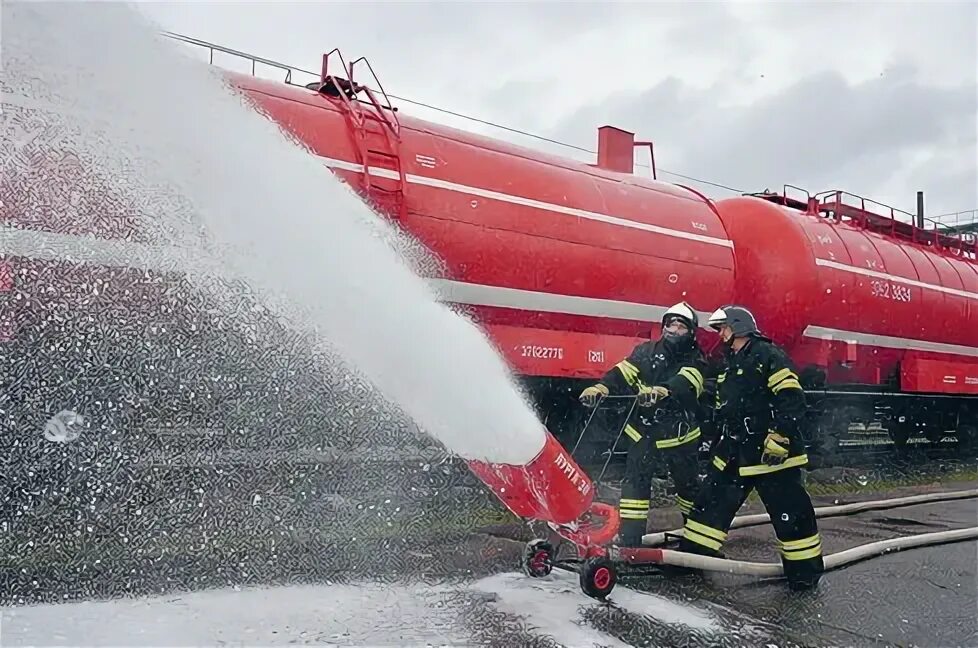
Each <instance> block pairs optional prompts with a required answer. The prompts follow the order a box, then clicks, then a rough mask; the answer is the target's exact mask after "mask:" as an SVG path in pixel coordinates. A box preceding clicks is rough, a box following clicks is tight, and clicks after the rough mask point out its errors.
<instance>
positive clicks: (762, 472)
mask: <svg viewBox="0 0 978 648" xmlns="http://www.w3.org/2000/svg"><path fill="white" fill-rule="evenodd" d="M708 324H709V326H710V327H711V328H713V329H714V330H716V331H717V332H718V333H719V334H720V338H721V340H722V341H723V344H724V345H725V349H724V354H725V356H726V363H725V365H724V367H723V369H722V370H721V371H722V373H721V374H720V375H719V376H717V394H716V410H715V413H714V416H715V419H714V420H715V423H716V426H717V431H718V434H719V437H718V439H717V441H716V442H715V443H714V445H713V448H712V450H711V454H712V457H713V459H712V465H711V467H710V473H709V475H708V477H707V479H706V481H705V482H704V484H703V486H702V488H701V489H700V491H699V494H698V496H697V498H696V503H695V505H694V506H693V509H692V512H691V513H690V515H689V517H688V518H687V520H686V524H685V527H684V529H683V539H682V540H681V542H680V545H679V549H680V551H686V552H691V553H698V554H705V555H710V556H720V549H721V547H722V546H723V543H724V541H725V540H726V538H727V530H728V529H729V527H730V523H731V522H732V521H733V518H734V515H736V513H737V511H738V509H740V506H741V505H742V504H743V502H744V501H745V500H746V499H747V496H748V495H749V494H750V492H751V491H752V490H753V489H756V490H757V492H758V495H760V498H761V501H762V502H763V503H764V507H765V508H766V509H767V512H768V514H769V515H770V517H771V524H772V525H773V526H774V532H775V535H776V536H777V539H778V548H779V552H780V554H781V564H782V566H783V567H784V574H785V578H786V579H787V581H788V585H789V587H790V588H791V589H795V590H799V589H809V588H813V587H815V586H816V585H817V584H818V581H819V579H820V578H821V573H822V571H823V562H822V544H821V539H820V537H819V533H818V525H817V523H816V521H815V510H814V509H813V507H812V501H811V498H810V497H809V495H808V492H807V491H806V490H805V487H804V485H803V484H802V474H801V471H802V466H804V465H805V464H806V463H807V462H808V457H807V455H806V454H805V451H804V447H803V446H802V445H801V443H800V440H799V438H800V435H799V426H800V422H801V419H802V417H803V416H804V414H805V410H806V405H805V393H804V391H803V389H802V386H801V383H800V382H799V380H798V375H797V374H796V373H795V371H794V368H793V366H792V364H791V362H790V360H789V359H788V357H787V356H786V354H785V353H784V351H783V350H782V349H781V348H779V347H778V346H777V345H775V344H774V343H773V342H772V341H771V340H770V339H769V338H767V337H764V336H763V335H762V334H761V333H760V331H759V330H758V327H757V322H756V321H755V319H754V316H753V314H751V312H750V311H749V310H747V309H746V308H743V307H741V306H724V307H723V308H720V309H718V310H717V311H716V312H714V313H713V315H711V316H710V320H709V323H708Z"/></svg>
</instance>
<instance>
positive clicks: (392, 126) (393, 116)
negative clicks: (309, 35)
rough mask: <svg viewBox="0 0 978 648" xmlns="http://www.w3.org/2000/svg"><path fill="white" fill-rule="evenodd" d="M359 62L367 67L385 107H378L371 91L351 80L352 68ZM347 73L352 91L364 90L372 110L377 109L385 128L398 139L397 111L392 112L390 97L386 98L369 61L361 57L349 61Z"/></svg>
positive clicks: (399, 126) (399, 133) (385, 93)
mask: <svg viewBox="0 0 978 648" xmlns="http://www.w3.org/2000/svg"><path fill="white" fill-rule="evenodd" d="M360 61H363V62H364V63H365V64H366V65H367V69H368V70H370V75H371V76H372V77H373V78H374V82H375V83H376V84H377V87H378V88H379V89H380V93H381V94H382V95H384V101H386V102H387V106H381V105H380V102H378V101H377V97H376V96H374V93H373V90H372V89H371V88H370V86H368V85H360V84H358V83H357V82H356V81H355V80H354V78H353V66H355V65H356V64H357V63H359V62H360ZM349 72H350V83H352V84H353V87H354V89H356V88H363V89H364V90H366V92H367V96H368V97H369V98H370V101H371V103H373V105H374V108H376V109H377V114H378V115H380V117H381V118H382V119H383V120H384V122H385V123H386V124H387V126H388V127H389V128H390V129H391V131H392V132H393V133H394V137H396V138H398V139H400V137H401V122H400V120H399V119H398V118H397V111H396V110H394V107H393V104H392V103H391V99H390V97H388V96H387V92H386V91H385V90H384V86H383V85H381V83H380V78H379V77H378V76H377V73H376V72H374V68H373V66H372V65H370V61H368V60H367V57H366V56H361V57H360V58H358V59H356V60H355V61H351V62H350V70H349ZM388 111H389V112H390V116H391V119H393V123H391V119H388V117H387V112H388Z"/></svg>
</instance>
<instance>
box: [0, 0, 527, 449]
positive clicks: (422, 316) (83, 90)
mask: <svg viewBox="0 0 978 648" xmlns="http://www.w3.org/2000/svg"><path fill="white" fill-rule="evenodd" d="M3 11H4V16H3V17H4V39H3V41H2V47H3V68H2V74H3V80H4V85H5V86H6V87H5V92H12V93H19V94H22V95H27V96H29V97H30V98H32V99H37V100H40V101H46V102H53V103H55V104H58V105H60V106H61V107H63V109H64V110H65V113H66V114H72V115H77V114H92V113H95V114H101V115H104V116H105V117H107V118H108V121H109V126H107V127H106V128H105V136H104V137H103V136H102V135H98V136H96V135H94V134H93V135H90V136H88V137H87V139H86V137H85V136H84V135H82V136H80V137H78V136H76V137H75V139H74V141H73V144H75V145H77V146H78V147H79V148H82V149H85V150H86V151H87V153H89V154H93V155H95V156H96V158H97V160H98V164H100V165H101V166H102V169H101V171H102V173H101V175H102V176H103V177H104V178H108V180H107V181H108V182H112V183H114V185H115V186H116V187H117V188H118V187H124V188H125V189H126V194H127V195H128V196H129V197H130V199H133V200H141V201H142V204H141V205H140V206H141V208H143V212H144V213H147V214H148V215H149V217H150V219H151V220H149V221H147V222H146V223H145V227H146V229H147V230H148V231H150V230H151V231H152V232H153V233H154V234H155V235H156V236H157V237H169V238H170V239H172V240H167V241H162V240H160V243H161V244H162V243H166V244H173V243H178V244H181V245H198V246H200V249H198V250H197V252H195V254H203V253H204V250H205V249H211V250H220V261H221V262H222V266H223V267H222V270H223V271H224V272H225V273H226V274H228V275H230V276H238V277H241V278H243V279H244V280H246V282H247V283H248V284H249V285H250V287H251V288H252V289H254V290H256V291H258V293H259V294H260V295H261V296H262V298H263V300H264V301H265V302H267V303H269V304H274V306H275V308H276V309H278V311H279V312H280V313H281V314H282V315H283V316H287V317H289V318H290V319H292V321H293V322H294V323H295V326H297V327H299V328H303V329H309V330H315V331H317V332H318V334H319V335H320V336H321V339H322V340H324V341H326V342H328V343H329V344H331V345H332V346H334V347H335V348H336V349H337V350H338V351H339V352H340V353H341V354H342V356H343V357H344V358H345V359H346V360H347V361H348V362H349V364H350V365H352V366H354V367H356V369H357V370H358V371H360V372H362V373H363V374H364V375H365V376H366V377H367V378H368V379H369V380H370V381H371V382H373V383H374V384H375V385H376V386H377V387H378V388H379V389H380V390H381V391H382V392H383V393H384V395H385V396H386V397H388V398H389V399H391V401H392V402H394V403H396V405H397V406H398V407H400V408H401V409H403V410H404V411H405V412H407V413H408V414H409V415H411V416H412V418H414V419H415V420H416V421H417V422H418V424H419V425H420V426H421V427H422V428H423V429H424V430H425V431H426V432H428V433H429V434H431V435H433V436H435V437H436V438H437V439H439V440H440V441H442V442H443V443H444V444H445V445H446V446H447V447H448V448H449V449H450V450H452V451H454V452H456V453H458V454H459V455H461V456H463V457H465V458H477V459H486V460H489V461H494V462H498V463H513V464H524V463H526V462H528V461H529V460H530V459H532V458H533V457H534V456H535V455H536V453H537V452H538V451H539V449H540V448H541V447H542V445H543V438H544V436H543V430H542V427H541V424H540V423H539V422H538V421H537V419H536V417H535V415H534V413H533V412H532V410H531V409H530V408H529V406H528V405H527V404H526V403H525V402H524V400H523V398H522V397H521V396H520V395H519V394H518V392H517V390H516V389H515V388H514V386H513V384H512V382H511V380H510V373H509V370H508V368H507V366H506V365H505V363H504V361H503V360H502V359H501V358H500V357H499V355H498V353H497V352H496V351H495V350H494V349H493V348H492V347H491V345H490V344H489V343H488V342H487V341H486V340H485V338H484V337H483V335H482V334H481V332H480V331H479V330H478V329H477V328H476V327H475V326H473V325H472V324H471V323H469V322H467V321H466V320H464V319H462V318H460V317H458V316H456V315H455V314H454V313H452V312H451V311H450V310H449V309H448V308H446V307H445V306H443V305H440V304H439V303H437V301H436V299H435V295H434V294H433V293H432V292H431V291H430V289H429V288H428V287H427V286H426V285H425V283H424V282H423V281H422V280H421V279H420V278H418V277H417V276H416V275H415V274H413V272H412V271H411V269H410V264H409V263H406V262H405V260H404V259H402V258H398V256H397V255H396V254H394V253H393V252H392V250H391V247H390V243H391V241H392V240H394V237H393V235H392V233H391V231H390V229H389V228H388V226H387V225H386V224H383V223H381V222H379V221H378V219H377V218H376V217H375V216H374V215H373V214H372V213H371V212H370V211H369V210H368V209H367V208H366V207H365V206H364V205H363V204H362V203H361V202H360V201H359V200H358V199H357V198H356V197H355V196H354V195H353V193H352V192H351V191H350V190H349V189H348V188H347V187H345V186H344V185H342V184H341V183H340V181H339V180H337V179H336V178H335V177H334V176H333V175H332V174H330V173H329V172H328V171H326V170H325V169H324V168H323V167H322V165H321V164H320V162H319V161H318V160H317V159H315V158H314V157H313V156H312V155H310V154H309V153H308V152H307V151H306V150H304V149H303V148H302V147H301V146H299V145H297V144H296V143H293V142H290V141H289V140H288V139H287V138H286V137H284V136H283V134H282V132H281V131H280V129H279V127H278V126H277V125H276V124H274V123H272V122H271V121H269V120H267V119H264V118H263V117H261V116H259V114H258V113H257V112H256V111H255V110H253V108H252V107H250V106H249V105H245V103H244V102H243V101H242V100H241V99H240V98H239V97H238V96H236V95H234V94H232V92H231V91H230V90H229V89H227V88H225V87H223V86H222V83H221V81H220V77H219V76H218V73H217V71H216V69H214V68H211V67H209V66H207V64H206V63H202V62H199V61H197V60H195V59H192V58H190V57H189V56H186V55H184V52H183V51H181V50H180V49H178V48H179V46H178V45H176V44H175V43H172V42H170V41H165V40H164V39H162V38H160V37H159V36H158V35H157V34H156V31H155V29H154V28H153V27H152V26H151V25H149V24H147V23H145V22H143V19H142V18H141V16H140V15H139V14H138V13H136V12H134V11H130V9H129V8H128V7H124V6H121V5H116V4H108V3H13V4H5V5H4V9H3ZM63 119H69V120H70V119H76V118H70V117H63ZM74 125H75V126H77V125H78V122H75V123H74ZM201 228H203V229H204V230H205V232H206V235H205V236H204V237H203V238H201V236H200V229H201ZM174 232H175V233H174ZM158 240H159V239H158ZM204 240H206V243H204V242H203V241H204ZM200 281H201V285H202V286H205V285H207V284H206V282H205V281H204V280H203V279H202V278H201V279H200Z"/></svg>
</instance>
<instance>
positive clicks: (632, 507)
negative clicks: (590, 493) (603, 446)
mask: <svg viewBox="0 0 978 648" xmlns="http://www.w3.org/2000/svg"><path fill="white" fill-rule="evenodd" d="M639 429H641V430H642V437H641V439H639V440H638V441H635V440H634V439H632V438H629V442H628V457H627V459H626V462H625V479H624V482H623V483H622V488H621V499H620V501H619V505H618V506H619V515H620V517H621V528H620V531H619V538H620V540H621V545H622V546H628V547H640V546H641V545H642V536H643V535H644V534H645V530H646V527H647V524H648V516H649V505H650V495H651V491H652V467H653V466H652V462H653V460H654V459H655V455H656V453H662V456H663V458H664V459H665V461H666V465H667V466H668V468H669V476H670V477H671V478H672V481H673V484H674V486H675V491H676V506H677V507H678V508H679V510H680V512H682V514H683V520H685V519H686V515H687V514H688V513H689V511H690V510H691V509H692V508H693V502H694V501H695V500H696V493H697V491H698V490H699V488H700V481H699V465H698V463H697V453H698V448H699V442H698V439H697V438H693V439H692V440H690V441H688V442H685V443H682V444H680V445H676V446H673V447H669V448H658V447H656V439H655V438H654V435H653V434H651V433H650V432H651V430H650V429H649V428H648V427H645V426H641V428H639Z"/></svg>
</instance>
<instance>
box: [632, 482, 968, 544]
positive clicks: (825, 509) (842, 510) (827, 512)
mask: <svg viewBox="0 0 978 648" xmlns="http://www.w3.org/2000/svg"><path fill="white" fill-rule="evenodd" d="M973 497H978V488H973V489H970V490H961V491H948V492H946V493H927V494H926V495H912V496H910V497H897V498H893V499H882V500H871V501H867V502H855V503H853V504H839V505H836V506H821V507H818V508H816V509H815V517H816V518H819V519H821V518H829V517H838V516H841V515H853V514H855V513H862V512H863V511H882V510H885V509H891V508H900V507H903V506H913V505H914V504H926V503H928V502H950V501H952V500H959V499H970V498H973ZM770 519H771V516H770V515H768V514H767V513H757V514H754V515H741V516H738V517H735V518H734V519H733V522H732V523H731V524H730V528H731V529H739V528H741V527H748V526H757V525H759V524H766V523H767V522H769V521H770ZM682 534H683V530H682V529H674V530H672V531H660V532H658V533H648V534H646V535H644V536H642V544H643V545H645V546H647V547H656V546H659V545H661V544H665V542H666V541H667V540H668V537H669V536H672V537H675V536H681V535H682Z"/></svg>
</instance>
